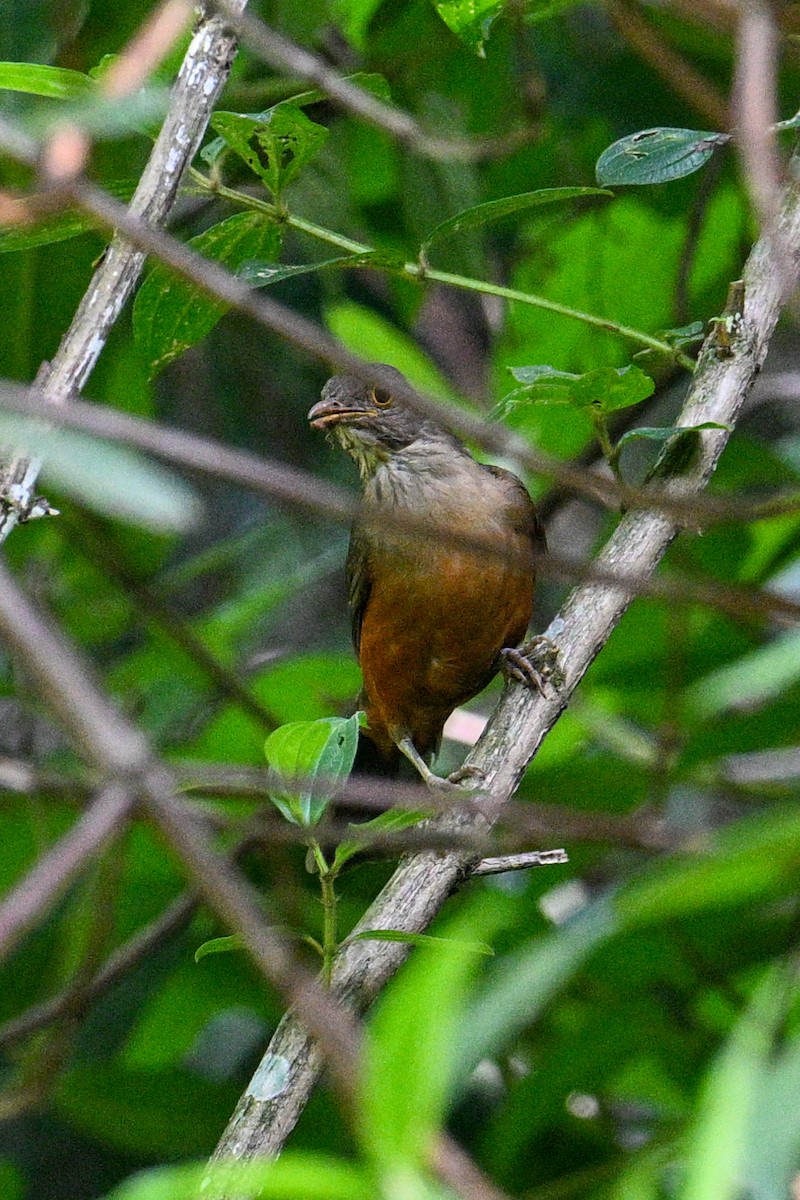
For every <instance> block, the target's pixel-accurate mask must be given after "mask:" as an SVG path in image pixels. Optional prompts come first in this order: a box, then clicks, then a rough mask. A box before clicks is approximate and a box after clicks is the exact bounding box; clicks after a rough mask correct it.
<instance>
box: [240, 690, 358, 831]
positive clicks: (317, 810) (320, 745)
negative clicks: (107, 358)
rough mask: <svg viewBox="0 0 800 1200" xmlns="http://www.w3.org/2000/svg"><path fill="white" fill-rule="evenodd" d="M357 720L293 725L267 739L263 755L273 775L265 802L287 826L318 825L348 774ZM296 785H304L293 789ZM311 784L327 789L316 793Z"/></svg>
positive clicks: (354, 747)
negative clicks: (279, 813)
mask: <svg viewBox="0 0 800 1200" xmlns="http://www.w3.org/2000/svg"><path fill="white" fill-rule="evenodd" d="M362 720H363V713H355V714H354V716H352V717H323V718H322V719H321V720H319V721H293V722H292V723H291V724H289V725H281V727H280V729H276V730H274V732H273V733H271V734H270V735H269V737H268V738H267V740H266V742H265V743H264V753H265V755H266V758H267V762H268V763H269V765H270V767H271V768H272V770H273V772H274V775H275V778H274V782H273V784H272V786H271V788H270V799H271V800H272V802H273V804H274V805H275V806H276V808H278V809H279V810H280V811H281V812H282V813H283V815H284V817H286V820H287V821H291V822H292V823H293V824H295V825H303V826H309V825H316V823H317V821H319V819H320V817H321V816H322V814H323V813H324V812H325V809H326V808H327V807H328V805H329V804H330V802H331V800H332V798H333V796H334V795H335V794H336V785H337V784H338V783H341V782H343V781H344V780H345V779H347V777H348V775H349V774H350V771H351V770H352V767H353V762H354V761H355V757H356V749H357V747H358V730H359V725H360V724H361V723H362ZM298 780H303V781H306V782H307V786H306V787H303V786H302V784H300V785H299V786H298V784H297V782H296V781H298ZM282 781H285V782H282ZM317 782H319V783H320V784H321V785H322V786H326V787H329V789H330V790H328V791H327V793H325V794H322V793H321V792H320V791H319V789H318V788H315V787H314V786H313V785H314V784H315V783H317Z"/></svg>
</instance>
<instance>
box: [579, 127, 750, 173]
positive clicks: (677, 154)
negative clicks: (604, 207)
mask: <svg viewBox="0 0 800 1200" xmlns="http://www.w3.org/2000/svg"><path fill="white" fill-rule="evenodd" d="M730 140H731V139H730V134H728V133H709V132H707V131H702V130H697V129H668V128H660V129H643V130H642V131H641V132H640V133H631V134H629V135H628V136H627V137H624V138H620V140H619V141H618V142H614V144H613V145H612V146H609V147H608V149H607V150H604V151H603V153H602V154H601V155H600V157H599V158H598V160H597V166H596V168H595V175H596V176H597V182H598V183H599V184H600V185H601V186H606V187H621V186H627V185H629V184H642V183H667V182H668V181H669V180H671V179H682V178H683V176H684V175H691V174H692V172H693V171H698V170H699V169H700V167H702V166H703V165H704V163H706V162H708V160H709V158H710V157H711V155H712V154H713V153H714V151H715V150H716V149H717V147H718V146H723V145H725V143H726V142H729V141H730Z"/></svg>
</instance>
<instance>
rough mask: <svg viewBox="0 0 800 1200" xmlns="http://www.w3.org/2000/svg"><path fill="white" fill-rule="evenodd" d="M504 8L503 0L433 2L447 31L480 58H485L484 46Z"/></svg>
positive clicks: (435, 0) (444, 0) (445, 0)
mask: <svg viewBox="0 0 800 1200" xmlns="http://www.w3.org/2000/svg"><path fill="white" fill-rule="evenodd" d="M504 7H505V5H504V0H434V8H435V9H436V11H437V12H438V14H439V16H440V17H441V18H442V20H443V21H444V23H445V25H446V26H447V27H448V29H451V30H452V31H453V33H454V34H455V35H456V37H458V38H460V39H461V41H462V42H463V43H464V44H465V45H466V46H469V48H470V50H474V51H475V53H476V54H478V55H480V57H481V58H485V57H486V51H485V49H484V47H485V44H486V42H487V40H488V38H489V33H490V31H491V28H492V25H493V24H494V22H495V21H496V19H497V18H498V17H499V16H500V13H501V12H502V11H503V8H504Z"/></svg>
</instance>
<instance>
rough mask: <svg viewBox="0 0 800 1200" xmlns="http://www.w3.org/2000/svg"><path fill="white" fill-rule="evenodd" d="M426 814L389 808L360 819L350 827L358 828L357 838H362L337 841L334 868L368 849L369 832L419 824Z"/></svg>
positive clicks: (381, 832)
mask: <svg viewBox="0 0 800 1200" xmlns="http://www.w3.org/2000/svg"><path fill="white" fill-rule="evenodd" d="M428 815H429V814H428V813H424V812H408V811H406V810H405V809H401V808H390V809H387V811H386V812H383V813H381V814H380V815H379V816H377V817H373V819H372V820H371V821H362V822H359V823H358V824H357V825H353V826H352V828H354V829H357V830H358V834H359V838H361V839H362V840H360V841H352V842H340V843H339V845H338V846H337V847H336V853H335V855H334V858H333V866H334V869H335V870H339V869H340V868H341V867H343V866H344V865H345V863H346V862H348V861H349V860H350V859H351V858H353V857H354V855H356V854H360V853H361V852H362V851H363V850H365V849H367V850H368V849H369V845H370V835H371V834H376V833H377V834H383V833H395V832H398V831H399V830H401V829H410V828H411V827H412V826H413V825H419V823H420V821H424V820H425V818H426V817H427V816H428ZM364 835H366V836H364Z"/></svg>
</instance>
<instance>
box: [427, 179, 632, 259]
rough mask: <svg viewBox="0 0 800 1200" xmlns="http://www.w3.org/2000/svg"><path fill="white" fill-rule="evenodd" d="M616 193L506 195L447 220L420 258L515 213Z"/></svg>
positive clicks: (572, 190)
mask: <svg viewBox="0 0 800 1200" xmlns="http://www.w3.org/2000/svg"><path fill="white" fill-rule="evenodd" d="M611 194H612V193H611V192H609V191H606V190H605V189H604V188H593V187H562V188H541V189H540V190H539V191H537V192H523V193H522V194H521V195H519V196H505V197H503V199H501V200H489V201H488V202H487V203H486V204H476V205H475V207H474V208H468V209H465V211H464V212H460V213H457V214H456V216H454V217H450V218H449V219H448V220H447V221H442V223H441V224H440V225H437V226H436V228H435V229H433V230H432V231H431V232H430V233H429V234H428V236H427V237H426V238H425V241H424V242H423V243H422V245H421V247H420V257H421V258H423V259H424V258H427V256H428V251H429V249H430V247H431V246H432V245H433V243H434V242H440V241H443V240H444V239H445V238H448V237H453V235H454V234H456V233H463V232H464V230H466V229H475V228H477V227H478V226H479V225H488V224H489V223H490V222H491V221H499V220H500V219H501V218H502V217H508V216H511V215H512V214H513V213H518V212H524V211H525V210H526V209H529V208H539V207H541V206H542V205H545V204H557V203H560V202H561V201H565V200H579V199H581V198H582V197H584V196H610V195H611Z"/></svg>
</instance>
